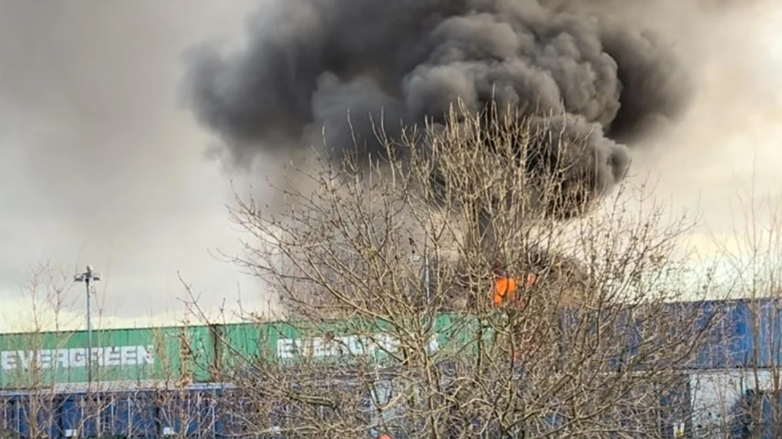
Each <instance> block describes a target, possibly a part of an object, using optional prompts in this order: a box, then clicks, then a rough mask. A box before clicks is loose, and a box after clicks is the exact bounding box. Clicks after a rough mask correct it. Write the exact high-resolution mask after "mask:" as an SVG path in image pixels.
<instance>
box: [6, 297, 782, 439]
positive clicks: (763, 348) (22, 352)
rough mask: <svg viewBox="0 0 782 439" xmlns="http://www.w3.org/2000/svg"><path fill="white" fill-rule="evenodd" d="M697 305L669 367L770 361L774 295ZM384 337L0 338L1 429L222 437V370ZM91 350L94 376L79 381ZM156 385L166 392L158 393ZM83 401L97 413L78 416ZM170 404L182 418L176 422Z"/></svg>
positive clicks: (440, 345)
mask: <svg viewBox="0 0 782 439" xmlns="http://www.w3.org/2000/svg"><path fill="white" fill-rule="evenodd" d="M696 308H697V309H698V312H699V315H700V316H701V317H702V319H703V321H704V322H705V321H706V320H707V319H708V318H709V316H710V315H711V314H714V313H715V312H716V311H717V310H720V311H721V312H723V313H724V314H725V315H726V316H727V318H723V319H721V320H720V322H719V325H718V326H717V327H716V328H715V330H714V331H711V334H710V339H709V340H707V342H706V343H705V344H704V345H703V346H702V347H701V349H700V351H699V352H698V353H697V355H695V357H694V358H693V359H691V360H690V361H687V362H686V363H684V364H681V365H679V367H680V368H681V369H684V370H689V371H691V373H692V372H697V371H714V370H725V369H742V368H744V369H746V368H751V367H757V368H769V367H772V366H775V365H777V364H779V363H780V360H781V359H782V350H780V349H779V343H780V341H782V340H780V334H782V331H780V329H781V328H782V318H780V317H782V316H780V303H779V302H778V301H775V300H764V301H744V300H737V301H727V302H716V301H715V302H689V303H676V304H671V305H670V310H669V311H670V312H671V313H672V314H676V313H678V312H691V311H692V310H693V309H696ZM697 324H698V323H696V325H697ZM475 325H476V320H475V319H474V318H473V317H471V316H468V315H460V314H444V315H441V316H439V317H438V318H437V320H436V321H435V322H434V324H433V331H432V334H433V338H432V339H431V344H430V348H432V349H444V348H447V347H448V346H458V345H459V343H458V340H459V339H460V335H463V334H464V333H465V331H467V330H468V329H470V328H474V327H475ZM356 329H361V331H356ZM366 331H370V332H374V333H376V334H378V336H377V337H374V339H373V340H372V342H371V343H370V342H368V341H367V340H366V339H362V337H361V336H359V335H356V334H358V333H363V334H365V333H367V332H366ZM383 333H384V326H383V322H373V323H366V322H331V323H328V324H324V325H318V326H317V327H316V326H312V327H309V328H304V327H301V326H296V327H295V326H293V325H291V324H289V323H284V322H277V323H266V324H227V325H211V326H189V327H167V328H157V329H116V330H99V331H95V332H94V333H93V346H92V347H90V346H88V343H87V336H86V333H85V332H79V331H77V332H69V333H42V334H6V335H0V388H2V394H1V395H0V402H2V404H3V405H2V407H3V412H2V414H1V415H0V429H1V430H0V431H4V432H14V434H18V435H20V436H21V437H31V436H32V435H34V430H38V431H41V432H45V433H46V434H45V436H46V437H53V438H54V437H56V438H60V437H73V436H74V435H76V434H77V433H78V435H79V436H80V437H99V436H106V435H120V436H124V437H159V436H165V435H166V434H167V433H171V432H177V433H183V432H184V433H187V432H189V433H192V434H190V436H191V437H221V435H223V434H227V433H226V432H227V431H228V429H229V425H230V420H228V419H227V418H226V416H227V415H226V414H224V413H222V412H221V410H220V407H219V403H218V402H217V401H218V398H216V395H219V394H221V392H225V391H226V386H224V385H222V384H216V382H219V381H220V380H221V379H222V378H224V377H225V376H226V374H225V372H227V371H232V370H234V369H236V368H237V367H238V366H240V365H247V364H251V363H252V362H255V361H277V362H289V361H296V359H297V358H300V357H299V355H301V354H307V355H308V356H310V357H316V358H323V359H326V358H332V357H335V356H337V355H338V354H339V353H338V352H336V351H334V350H333V348H331V347H329V346H331V345H330V344H327V343H325V340H326V339H334V338H335V337H336V338H339V339H341V340H340V341H341V343H339V345H340V346H342V347H343V348H345V349H348V350H352V351H354V353H363V354H366V355H372V356H375V357H378V358H380V357H382V356H383V355H384V352H386V350H387V349H391V348H393V340H392V339H391V338H389V337H383V336H380V335H381V334H383ZM332 345H333V344H332ZM90 356H91V357H92V358H93V361H92V365H91V368H92V377H93V382H92V383H87V382H86V381H87V364H88V362H87V358H88V357H90ZM88 384H89V388H90V389H91V392H89V396H87V395H88V393H86V392H85V390H86V389H87V387H88ZM229 387H230V386H229ZM172 388H176V389H184V390H183V393H181V394H177V396H176V397H173V396H172V395H173V393H171V392H173V391H172V390H166V389H172ZM36 389H38V391H43V392H46V394H47V395H51V398H49V400H46V403H45V404H42V403H40V401H41V400H42V399H41V398H32V397H31V395H32V394H34V393H35V392H36ZM165 392H169V396H168V397H162V396H161V395H163V394H164V393H165ZM96 398H97V399H99V400H100V404H98V402H97V400H96ZM44 400H45V399H44ZM163 400H165V401H166V402H165V403H163V402H161V401H163ZM34 402H36V404H38V406H34V405H35V404H33V403H34ZM91 404H92V406H94V407H98V406H100V407H101V408H100V409H99V410H98V409H95V410H97V412H96V411H95V410H93V412H92V413H93V414H92V417H91V418H90V419H91V420H90V421H89V422H84V419H83V418H84V417H85V416H86V415H85V413H88V412H89V409H90V406H91ZM172 411H175V412H177V413H179V414H180V415H178V418H177V416H173V415H171V414H170V413H171V412H172ZM183 413H184V414H187V416H184V415H182V414H183ZM175 418H176V419H175ZM177 419H178V420H177ZM185 419H186V420H185ZM31 420H34V421H33V422H31ZM207 424H208V427H207ZM76 425H81V426H82V427H81V428H75V426H76ZM677 425H678V424H677ZM667 429H668V430H670V431H673V430H677V429H679V430H680V429H681V428H680V427H679V426H676V427H675V428H674V427H672V426H669V427H667ZM677 431H678V430H677Z"/></svg>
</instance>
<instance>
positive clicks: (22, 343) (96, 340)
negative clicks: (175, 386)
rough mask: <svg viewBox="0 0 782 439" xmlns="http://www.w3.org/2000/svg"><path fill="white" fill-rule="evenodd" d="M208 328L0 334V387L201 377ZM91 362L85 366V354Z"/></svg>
mask: <svg viewBox="0 0 782 439" xmlns="http://www.w3.org/2000/svg"><path fill="white" fill-rule="evenodd" d="M209 340H210V337H209V334H208V328H207V327H188V328H180V327H169V328H160V329H117V330H101V331H93V333H92V345H91V347H90V343H88V335H87V332H86V331H77V332H48V333H16V334H5V335H2V336H0V387H2V388H3V389H19V388H40V387H48V386H53V385H54V386H56V385H63V384H78V383H86V382H87V381H88V377H90V375H91V379H92V381H93V382H116V383H126V384H128V385H129V384H149V383H150V382H153V381H154V382H170V381H177V380H180V381H181V380H182V379H189V380H192V381H197V380H203V379H204V378H205V373H207V371H208V368H207V367H199V366H205V365H208V364H209V363H210V360H211V358H210V355H211V354H212V353H213V350H211V349H210V347H211V343H210V342H209ZM88 356H91V357H92V359H93V361H92V365H91V367H90V369H89V370H88V367H87V365H88V362H87V358H88Z"/></svg>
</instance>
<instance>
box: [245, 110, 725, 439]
mask: <svg viewBox="0 0 782 439" xmlns="http://www.w3.org/2000/svg"><path fill="white" fill-rule="evenodd" d="M487 120H488V121H490V122H489V123H487ZM563 120H565V122H564V123H567V118H564V119H563ZM559 128H560V127H558V126H557V125H553V124H549V123H548V122H546V121H545V120H525V119H520V118H517V117H515V115H513V114H511V113H510V112H503V113H502V114H500V113H494V114H493V116H491V117H486V116H485V115H478V116H475V115H470V114H466V113H465V112H463V111H460V110H459V109H456V110H455V111H453V112H452V113H451V114H450V115H449V118H448V120H447V121H446V123H445V124H443V125H432V126H430V127H426V129H422V130H413V129H411V130H408V131H407V132H406V133H405V134H404V135H403V136H402V138H401V139H387V138H384V137H383V133H382V130H380V132H379V133H378V136H379V138H380V139H381V140H382V141H383V143H384V145H386V149H385V151H384V153H385V154H383V156H382V158H378V159H377V160H375V159H374V158H372V157H370V158H369V159H368V160H364V161H363V162H359V161H357V160H356V159H355V158H353V157H347V158H344V159H340V160H332V159H330V158H328V157H326V158H321V159H320V160H317V163H315V164H312V165H311V166H308V167H307V168H303V169H293V170H292V171H291V173H290V174H289V179H290V182H289V184H288V185H287V186H286V187H285V188H284V189H281V190H282V191H283V194H282V195H283V196H282V197H281V198H282V199H285V200H287V202H288V204H287V205H286V206H285V209H279V208H278V209H274V210H272V211H267V210H265V209H262V208H260V207H259V206H258V205H256V204H255V203H254V202H253V201H252V200H242V199H238V207H237V208H236V209H235V210H234V211H233V212H232V213H233V218H234V220H235V221H236V222H237V223H238V224H240V225H241V226H242V227H243V228H244V229H245V230H246V231H247V232H248V233H249V236H250V239H249V240H248V241H247V243H246V250H247V257H245V258H241V259H237V260H236V262H237V263H238V264H241V265H243V266H244V267H247V268H249V269H251V270H252V271H253V272H254V273H256V274H257V275H258V276H259V277H260V278H262V279H263V281H264V282H266V283H267V284H268V285H269V286H270V288H273V292H274V293H275V294H276V295H277V296H278V297H279V298H280V300H281V302H282V303H283V304H284V305H285V306H286V308H287V310H288V312H289V314H290V316H291V318H292V320H291V321H290V322H286V323H285V324H280V325H277V326H273V327H270V326H265V328H266V329H265V330H262V331H260V332H262V333H263V335H264V337H266V338H267V339H268V340H267V341H266V342H263V343H260V345H262V346H267V347H268V346H273V347H276V352H270V353H264V354H259V355H258V356H257V357H254V358H246V359H245V360H246V361H245V362H244V363H243V364H238V363H235V367H232V368H231V369H230V370H231V372H230V373H231V377H230V379H231V380H232V381H233V382H234V383H236V385H237V388H238V389H239V390H238V392H239V393H241V395H242V396H241V398H238V397H237V399H236V401H237V404H239V402H238V401H242V402H241V404H243V407H252V409H246V408H245V409H243V410H242V411H241V413H243V414H244V415H243V416H245V421H246V422H245V423H244V426H245V428H246V429H247V430H248V432H250V431H252V433H253V434H259V433H262V432H265V433H269V434H271V433H274V432H280V431H284V432H285V436H286V437H315V436H318V437H323V436H324V435H325V436H328V437H331V436H337V435H338V436H340V437H365V436H366V434H367V432H375V433H383V432H386V433H393V435H395V437H402V436H404V437H430V438H446V437H447V438H456V437H476V436H480V437H524V438H533V437H584V438H587V437H589V438H593V437H594V438H598V437H650V436H651V437H653V436H656V435H659V436H664V435H665V434H667V432H666V431H664V430H666V429H665V428H663V427H662V426H663V425H668V426H670V425H671V423H673V422H674V421H675V422H679V421H676V420H674V419H665V418H666V417H668V418H675V417H677V416H683V415H681V413H680V411H679V410H676V407H673V406H669V407H667V408H666V407H663V406H664V405H665V404H664V402H665V401H671V400H672V399H671V396H672V394H675V393H676V391H677V390H678V389H680V388H681V387H682V379H683V377H682V374H681V373H680V372H679V370H680V368H681V367H682V366H684V365H686V364H688V362H691V361H694V360H695V359H696V358H697V356H698V354H700V353H701V352H700V348H701V346H702V343H703V339H704V336H705V335H706V334H708V333H709V331H710V328H711V324H712V323H711V322H712V320H716V319H719V317H720V316H719V315H718V313H712V314H710V315H709V316H705V317H704V316H703V315H702V314H701V313H700V308H699V307H698V306H697V304H692V303H690V304H687V303H683V304H678V305H675V304H672V302H674V301H676V300H680V299H682V298H687V299H690V300H695V299H698V298H699V297H705V295H706V294H707V293H708V288H709V285H708V284H692V283H689V284H685V283H684V281H683V279H685V276H684V274H685V271H686V267H685V265H684V264H683V260H681V255H682V252H681V240H680V238H682V237H683V236H685V235H686V234H687V232H688V231H689V230H690V228H691V227H692V222H691V220H689V219H688V218H687V217H682V218H673V219H669V220H668V221H667V222H666V216H665V212H664V211H663V210H662V209H660V208H659V207H658V206H651V208H650V209H647V211H646V212H645V213H644V215H640V216H638V215H631V212H629V207H628V205H626V204H623V203H621V202H619V201H614V202H613V204H612V203H610V202H609V203H607V204H606V205H603V206H600V205H599V204H598V201H600V200H602V199H605V198H606V195H607V191H608V190H609V189H610V187H609V186H610V185H608V184H607V183H606V182H605V181H604V180H603V179H602V177H604V176H601V175H596V174H595V164H596V163H595V161H596V160H599V159H600V158H599V157H597V158H596V157H593V156H590V155H589V154H588V151H590V150H589V149H588V148H587V147H588V142H589V133H585V134H584V138H563V137H562V136H560V135H559V134H560V133H562V132H564V131H560V130H559ZM359 146H360V145H359ZM601 207H602V208H601ZM498 262H499V263H500V264H501V265H502V266H503V267H504V269H505V271H507V273H509V274H510V275H511V276H514V277H516V278H518V279H520V280H523V279H526V277H527V275H528V274H533V275H535V276H536V279H537V282H536V283H530V284H529V285H527V284H526V283H524V282H520V283H519V285H520V287H519V290H518V291H517V293H516V300H515V301H514V302H513V303H509V304H507V305H502V306H500V307H497V306H494V305H493V303H492V296H491V291H492V288H493V282H494V279H493V274H492V267H493V266H495V264H497V263H498ZM422 265H425V267H422ZM422 268H423V270H422ZM696 322H700V323H699V324H696ZM270 328H272V329H270ZM264 331H265V332H264ZM274 331H277V332H278V333H276V334H273V333H272V332H274ZM236 358H237V357H235V358H234V361H235V362H236V361H237V359H236ZM674 399H675V398H674ZM685 403H687V404H688V403H689V401H686V402H685V401H680V404H682V405H684V404H685ZM669 405H670V404H669ZM251 414H252V415H251Z"/></svg>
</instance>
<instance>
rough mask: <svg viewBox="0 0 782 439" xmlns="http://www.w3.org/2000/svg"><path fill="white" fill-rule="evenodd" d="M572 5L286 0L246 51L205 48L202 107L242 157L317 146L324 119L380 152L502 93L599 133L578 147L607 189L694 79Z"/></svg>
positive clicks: (594, 178)
mask: <svg viewBox="0 0 782 439" xmlns="http://www.w3.org/2000/svg"><path fill="white" fill-rule="evenodd" d="M554 3H557V5H556V6H554V5H553V4H554ZM570 3H571V2H568V1H564V2H563V1H557V2H553V1H544V0H397V1H387V0H278V1H276V2H275V3H274V5H273V6H270V7H265V8H264V9H263V11H262V12H261V14H259V15H258V16H256V17H255V18H254V20H253V21H252V23H251V26H250V33H251V35H250V41H249V44H248V46H247V47H246V48H244V49H243V50H242V51H239V52H236V53H233V54H231V55H223V54H220V53H219V52H218V51H216V50H212V49H211V48H202V50H199V51H197V52H195V56H194V58H193V64H192V65H191V70H190V72H189V73H190V76H189V78H188V79H189V81H188V85H189V86H190V92H191V93H190V97H191V98H192V100H191V103H192V106H193V108H194V111H195V113H196V115H197V117H198V119H199V121H200V122H201V123H203V124H205V125H206V126H208V127H209V128H211V129H212V130H214V131H216V132H217V133H218V134H219V135H220V136H221V137H222V139H223V140H224V142H225V145H226V146H227V149H228V151H229V152H230V155H231V157H232V158H233V159H234V161H235V163H237V164H246V163H247V162H248V161H250V160H251V159H253V158H255V157H257V155H258V154H263V153H264V152H266V153H271V152H273V153H278V152H280V149H286V148H308V147H310V145H312V144H314V143H318V142H317V140H318V139H319V138H320V137H321V135H322V132H321V129H322V128H323V127H324V126H325V136H326V142H327V145H329V146H330V147H343V148H344V147H351V148H352V147H353V142H354V141H353V138H352V134H351V130H352V132H355V133H358V135H359V139H361V140H362V141H364V142H366V145H367V149H366V151H367V153H373V152H374V153H377V152H379V150H378V145H377V144H376V143H373V142H372V139H373V134H372V133H373V124H374V125H377V124H378V123H380V122H382V123H383V124H384V128H385V130H386V132H387V133H389V134H391V135H393V134H394V133H395V132H398V130H399V126H400V123H408V124H409V123H418V122H421V121H423V120H424V119H425V118H431V119H434V120H435V121H443V117H444V114H445V113H447V111H448V109H449V106H450V105H452V104H453V103H455V102H456V101H457V100H458V99H460V100H461V101H463V103H464V105H465V106H466V107H467V109H468V110H470V111H475V112H478V111H481V110H484V109H485V108H486V106H487V104H489V103H491V102H492V99H493V100H494V103H496V104H497V105H499V106H500V107H506V106H508V105H510V106H513V107H514V108H515V109H516V110H518V111H520V112H521V113H522V114H524V115H527V116H534V117H536V118H540V117H545V116H546V115H552V114H554V115H558V116H557V117H561V115H562V114H563V113H568V114H569V115H570V117H569V118H568V119H569V122H568V123H567V124H563V125H564V126H565V128H566V129H565V131H564V132H563V133H562V134H561V136H562V137H563V138H577V137H582V138H583V137H587V140H586V147H587V148H588V149H587V151H580V152H578V153H573V154H570V155H571V156H572V155H574V154H575V155H576V156H577V157H581V158H582V159H580V165H581V166H580V167H579V168H580V169H581V171H584V170H586V171H585V172H581V174H579V175H580V176H579V177H578V178H585V179H586V180H587V181H586V182H585V183H586V185H587V186H589V188H590V189H591V195H592V196H600V195H602V194H604V193H605V192H606V191H608V190H610V189H611V188H612V187H613V186H614V185H615V184H617V183H618V182H619V181H620V180H621V179H622V178H623V176H624V175H625V172H626V169H627V166H628V164H629V158H628V150H627V146H625V144H626V143H628V142H632V141H633V139H634V138H636V137H637V136H640V135H643V134H644V132H645V131H646V130H649V129H650V128H651V127H654V126H656V124H657V123H659V121H661V120H670V119H671V118H673V117H675V116H676V115H677V114H678V112H679V111H680V110H681V109H682V108H683V106H684V104H686V99H687V96H688V91H689V87H688V83H687V80H686V75H684V74H683V72H682V71H681V69H680V67H679V65H678V64H677V62H676V59H675V58H674V57H673V55H672V54H671V53H670V52H669V51H668V50H667V48H666V47H664V46H663V45H662V44H660V43H659V42H658V41H657V40H656V39H655V38H654V37H653V36H652V35H650V34H647V33H644V32H642V31H641V30H638V29H636V28H631V27H630V26H624V25H623V24H622V23H618V22H615V21H610V20H608V19H607V18H606V17H599V16H597V15H594V14H590V13H588V12H585V11H584V10H583V8H580V9H579V10H576V9H575V8H570V7H568V5H569V4H570ZM348 112H349V114H350V117H349V118H350V121H349V122H348ZM554 123H555V124H557V123H558V122H557V121H554ZM540 147H541V148H542V149H543V151H542V152H543V154H542V155H541V156H547V155H551V154H558V153H556V152H554V146H553V142H549V143H548V144H543V145H541V146H540ZM583 147H584V146H583V145H580V146H579V148H583ZM546 148H548V149H549V150H550V151H546ZM539 152H540V151H539ZM538 162H539V163H541V165H540V166H543V163H544V162H550V161H544V160H540V161H538ZM530 163H536V162H535V161H534V160H532V161H530Z"/></svg>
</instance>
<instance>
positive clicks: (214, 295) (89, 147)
mask: <svg viewBox="0 0 782 439" xmlns="http://www.w3.org/2000/svg"><path fill="white" fill-rule="evenodd" d="M258 5H259V2H258V1H253V0H232V1H230V2H215V1H206V0H167V1H164V2H159V1H152V0H133V1H115V2H102V1H86V0H69V1H67V2H31V1H12V0H0V151H1V152H2V154H3V160H2V161H0V203H2V206H3V209H2V211H0V242H2V243H3V247H2V250H0V330H14V329H21V328H24V327H26V326H29V324H30V320H29V319H30V314H31V313H32V311H31V308H30V303H31V302H30V297H29V294H27V292H26V290H25V289H24V288H23V287H24V285H25V283H26V282H28V281H29V280H30V274H31V271H30V270H31V268H32V267H34V266H35V265H36V264H38V263H41V262H46V261H50V263H51V264H52V265H53V266H55V267H58V268H61V269H62V270H64V272H65V273H66V274H67V275H68V276H71V275H72V274H73V273H74V272H75V271H76V270H77V268H82V267H83V266H84V265H85V264H87V263H89V264H92V265H93V266H94V267H95V268H96V270H98V271H100V272H101V273H103V274H104V276H105V278H106V282H103V283H102V284H101V285H100V286H99V288H98V292H99V296H100V297H99V302H100V304H101V307H102V309H101V311H100V313H101V315H102V316H103V321H102V322H101V325H102V326H109V325H121V326H132V325H147V324H149V323H172V322H173V320H172V319H177V318H179V317H180V316H181V315H182V312H181V309H182V306H181V304H180V303H179V301H178V297H181V296H182V295H183V292H184V289H183V287H182V285H181V284H180V282H179V280H178V275H177V273H178V272H181V274H182V276H183V277H184V278H185V280H186V281H187V282H188V283H190V284H191V285H192V286H193V288H194V290H195V291H196V292H198V293H199V294H200V297H201V299H202V304H203V305H204V306H205V307H207V308H209V309H212V310H214V308H215V307H216V306H217V305H218V304H219V303H221V302H223V301H225V303H226V306H227V307H228V308H229V310H231V309H233V310H236V309H237V308H238V305H237V299H238V296H239V292H241V297H242V301H243V304H244V306H245V307H248V308H250V309H254V308H258V307H261V306H263V304H264V303H265V301H266V297H265V296H264V293H263V291H261V289H260V287H259V286H258V283H257V282H256V281H255V280H254V279H252V278H250V277H247V276H243V275H242V274H240V273H239V272H238V270H237V269H236V268H235V267H233V266H231V265H230V264H227V263H226V262H223V261H220V260H218V259H216V258H215V257H213V256H211V255H210V254H209V251H210V250H211V251H215V250H223V251H226V252H229V253H230V252H236V251H237V250H238V234H237V233H236V232H235V231H234V230H232V228H231V224H230V223H229V222H228V219H227V215H226V211H225V208H224V203H226V202H229V201H230V199H229V198H228V195H229V187H228V177H227V176H226V175H225V174H222V173H221V171H220V170H219V169H218V167H217V166H216V165H215V163H213V162H210V161H209V160H207V159H206V158H205V157H204V154H203V151H204V149H205V148H207V147H208V146H209V145H210V142H211V141H212V140H211V137H210V136H209V135H208V133H206V132H204V131H203V129H201V128H200V127H198V126H197V125H196V124H195V122H194V121H193V119H192V117H191V115H190V114H189V113H188V112H187V111H185V110H183V109H182V108H180V107H179V106H178V101H177V99H178V96H177V86H178V84H179V80H180V78H181V76H182V74H183V71H184V70H183V69H184V63H183V60H182V57H183V52H184V50H185V49H187V48H189V47H191V46H193V45H194V44H198V43H201V42H204V41H205V40H209V39H222V40H226V41H229V42H236V41H239V40H237V38H239V37H241V34H242V31H243V26H244V19H245V17H246V16H247V14H248V13H250V12H254V11H255V10H256V9H257V7H258ZM687 30H688V31H689V32H691V33H692V34H691V35H690V37H692V38H689V39H688V37H686V36H683V37H682V40H683V42H682V43H681V44H683V45H684V46H687V48H686V50H688V51H689V52H688V53H689V54H690V55H691V59H690V61H691V62H693V63H694V64H697V65H699V66H700V67H699V69H698V74H699V75H701V82H700V84H701V90H700V95H699V96H700V97H699V99H698V101H697V102H696V105H695V106H694V108H693V109H692V111H691V112H690V113H689V115H688V117H687V118H686V120H685V121H683V123H682V124H681V125H680V126H679V127H678V128H676V130H675V131H674V132H673V133H671V134H670V136H669V137H668V138H666V140H665V141H662V140H658V141H657V143H658V144H657V145H654V147H651V148H649V149H646V150H643V152H641V153H639V154H637V156H636V159H635V166H634V168H633V169H634V172H635V173H636V174H639V175H647V174H645V173H648V174H650V175H652V176H653V177H654V178H655V179H656V180H658V181H659V182H658V184H657V186H656V188H655V196H656V197H658V198H660V199H661V200H664V201H666V202H669V204H670V205H671V206H672V207H673V208H680V207H687V208H690V209H697V210H700V211H702V214H703V217H704V220H705V222H706V225H707V226H708V227H709V231H710V232H712V233H716V234H718V235H720V236H724V235H730V233H731V231H730V229H729V226H730V223H731V220H732V219H735V214H736V212H735V211H732V208H731V205H730V203H729V200H730V199H731V198H732V197H734V196H735V195H736V193H735V187H736V186H735V184H736V182H737V181H743V182H747V181H750V179H751V178H750V177H754V180H755V181H756V183H757V187H758V190H759V191H760V192H765V193H776V192H777V191H778V190H779V187H780V183H782V171H780V169H782V168H780V165H779V164H780V163H782V7H776V8H775V10H772V9H771V8H766V9H763V10H762V13H761V12H758V13H757V14H755V15H747V16H746V17H743V18H741V19H738V18H736V17H732V18H731V19H730V20H726V21H725V22H723V23H717V22H714V21H712V22H709V23H707V24H702V25H699V26H698V25H694V24H692V23H690V25H689V26H687ZM703 35H709V38H705V37H702V36H703ZM707 236H708V235H707V234H706V232H705V231H704V232H703V234H702V235H700V236H699V237H696V239H698V240H700V242H701V244H700V245H701V246H702V248H704V249H705V251H706V252H709V251H714V246H713V245H712V244H711V243H710V238H707ZM74 288H78V289H74V290H72V291H71V292H70V293H69V296H68V299H67V303H66V304H67V308H68V309H67V311H66V312H65V313H64V314H63V322H64V323H66V324H69V325H79V324H80V322H81V321H82V320H83V315H84V313H83V309H84V305H83V294H82V289H81V286H80V285H77V286H75V287H74ZM39 294H43V293H39Z"/></svg>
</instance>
